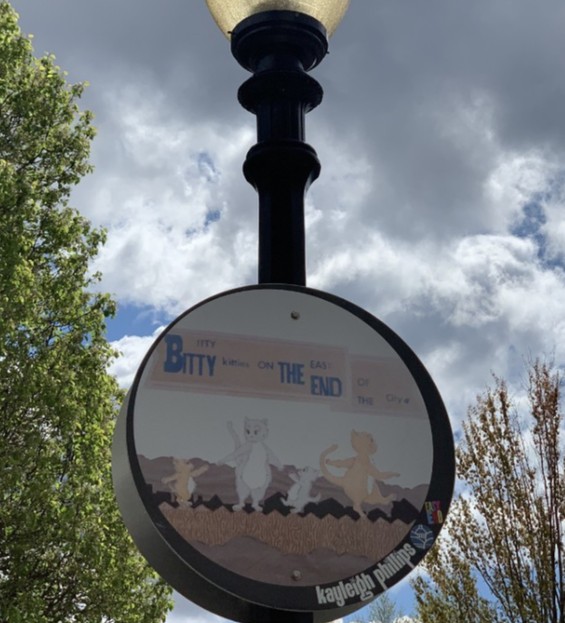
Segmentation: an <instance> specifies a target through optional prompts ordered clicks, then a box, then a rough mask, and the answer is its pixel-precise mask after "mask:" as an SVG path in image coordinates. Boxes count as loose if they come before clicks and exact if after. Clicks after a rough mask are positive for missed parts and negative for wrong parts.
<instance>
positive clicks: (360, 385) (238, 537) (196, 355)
mask: <svg viewBox="0 0 565 623" xmlns="http://www.w3.org/2000/svg"><path fill="white" fill-rule="evenodd" d="M143 390H144V394H143V395H144V406H140V407H139V408H138V411H137V421H136V426H137V428H136V447H137V448H138V460H139V464H140V467H141V472H142V474H143V477H144V479H145V482H146V484H147V486H148V487H149V488H150V489H151V491H152V495H153V499H154V501H155V504H157V505H158V507H159V509H160V511H161V512H162V514H163V515H164V517H165V518H166V519H167V521H168V522H169V523H170V524H171V526H173V528H174V529H175V530H176V531H177V532H178V534H179V535H180V536H181V537H182V538H183V539H184V540H185V541H186V542H187V543H189V544H190V545H191V546H192V547H194V548H195V549H196V550H198V551H199V552H201V553H202V554H204V555H205V556H206V557H207V558H208V559H210V560H212V561H214V562H217V563H218V564H221V565H222V566H223V567H225V568H228V569H229V570H231V571H233V572H235V573H238V574H240V575H243V576H245V577H248V578H250V579H254V580H260V581H268V582H271V583H277V584H280V583H283V584H287V585H289V586H296V585H301V584H302V585H307V584H311V585H312V584H314V585H320V584H324V583H328V582H335V581H338V580H342V579H343V578H344V577H347V576H354V575H356V574H359V573H361V572H363V571H364V570H365V569H366V568H367V567H368V566H370V564H371V563H373V564H374V563H376V562H378V561H379V560H381V559H382V558H384V557H385V556H386V555H387V554H389V553H390V552H391V551H392V550H393V549H394V547H395V545H396V544H398V543H400V542H401V541H402V539H403V538H404V537H405V536H406V535H407V534H408V533H409V532H410V529H411V528H412V526H413V525H414V523H415V522H416V520H417V518H418V516H419V514H420V512H421V509H422V507H423V506H424V503H425V501H426V494H427V489H428V485H429V474H430V472H431V461H430V455H431V436H430V433H429V431H428V430H427V429H428V424H427V420H426V413H425V409H424V407H423V403H422V400H421V398H420V396H419V392H418V389H417V387H416V386H415V383H414V382H413V381H412V379H411V378H410V376H409V375H408V374H407V373H406V371H405V370H403V369H402V367H401V366H400V365H398V362H397V361H395V360H394V359H393V358H389V359H388V360H387V358H386V357H380V358H370V357H367V355H366V354H362V353H361V354H359V353H351V352H348V351H347V350H345V349H343V348H340V347H332V346H320V345H316V344H307V343H297V342H290V341H286V342H283V341H274V340H265V339H260V338H257V337H255V336H241V335H240V336H233V335H229V334H222V333H211V332H207V333H205V334H202V333H200V332H190V331H188V330H186V329H183V328H182V327H177V328H176V329H175V331H174V333H170V334H169V335H167V336H165V337H164V339H163V340H162V344H161V346H160V347H159V348H158V349H157V350H156V352H155V357H154V364H153V365H152V366H151V368H150V369H149V370H148V372H147V375H146V376H145V378H144V385H143ZM170 390H173V391H172V393H171V391H170ZM165 391H167V392H168V398H167V399H166V403H167V409H166V410H164V409H163V408H162V406H161V407H160V409H159V411H160V413H161V415H160V417H159V424H158V428H159V431H160V432H159V433H157V432H156V430H155V425H154V421H155V418H154V413H155V411H153V410H152V409H151V405H152V404H153V403H154V404H155V408H156V404H157V402H159V403H160V404H161V405H162V404H163V400H164V392H165ZM187 395H190V398H189V399H188V400H187ZM195 396H196V398H195ZM257 398H259V399H260V401H259V403H258V404H259V406H260V413H257V411H258V408H257ZM289 399H290V401H291V402H290V404H291V405H293V406H294V409H293V410H294V411H295V413H291V412H290V409H289V402H288V400H289ZM198 404H201V405H202V408H203V410H204V413H202V414H200V413H194V412H190V411H189V410H187V406H188V405H190V409H195V408H198ZM148 407H149V408H148ZM250 413H251V414H253V416H252V415H248V414H250ZM296 413H298V414H299V415H296ZM269 414H271V415H269ZM201 416H202V417H201ZM195 421H198V422H199V423H198V424H195ZM145 427H147V430H148V431H150V433H148V434H147V436H146V437H145V433H144V432H143V431H144V430H145ZM377 440H379V441H380V443H378V441H377ZM414 443H417V451H416V452H415V451H414V447H413V444H414ZM391 447H394V448H395V451H394V452H391ZM157 448H161V450H160V452H159V454H158V455H156V449H157ZM403 449H404V458H401V457H402V450H403ZM399 451H400V454H399ZM426 474H428V478H426ZM252 557H254V558H256V562H254V564H249V561H250V558H252ZM296 569H300V577H299V578H297V577H296V574H295V573H294V571H295V570H296Z"/></svg>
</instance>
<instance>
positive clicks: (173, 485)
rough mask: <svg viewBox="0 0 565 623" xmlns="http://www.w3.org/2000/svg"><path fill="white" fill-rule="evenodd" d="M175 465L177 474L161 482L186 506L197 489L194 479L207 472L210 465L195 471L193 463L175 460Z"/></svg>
mask: <svg viewBox="0 0 565 623" xmlns="http://www.w3.org/2000/svg"><path fill="white" fill-rule="evenodd" d="M173 465H174V466H175V473H174V474H172V475H171V476H165V478H162V479H161V482H162V483H163V484H166V485H169V488H170V489H171V491H172V493H173V494H174V496H175V498H176V499H177V502H178V503H179V504H180V505H181V506H186V505H188V502H189V500H190V498H191V497H192V493H193V492H194V489H195V488H196V483H195V482H194V479H195V478H198V476H200V475H202V474H203V473H204V472H205V471H207V470H208V465H202V466H201V467H199V468H198V469H195V468H194V465H193V464H192V463H189V462H188V461H184V460H183V459H173Z"/></svg>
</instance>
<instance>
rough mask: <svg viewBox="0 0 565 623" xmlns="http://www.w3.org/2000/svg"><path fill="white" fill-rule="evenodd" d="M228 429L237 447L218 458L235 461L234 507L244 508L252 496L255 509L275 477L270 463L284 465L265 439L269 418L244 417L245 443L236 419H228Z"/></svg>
mask: <svg viewBox="0 0 565 623" xmlns="http://www.w3.org/2000/svg"><path fill="white" fill-rule="evenodd" d="M228 430H229V431H230V433H231V436H232V438H233V440H234V445H235V450H234V451H233V452H231V453H230V454H228V455H227V456H226V457H224V458H223V459H222V460H221V461H219V462H218V465H222V464H223V463H230V462H233V463H235V486H236V491H237V497H238V500H239V502H238V504H236V505H235V506H234V507H233V509H234V510H241V509H242V508H243V507H244V506H245V504H246V503H247V500H248V499H249V498H251V505H252V507H253V508H254V509H255V510H261V504H260V502H261V501H262V500H263V498H264V497H265V493H266V491H267V488H268V486H269V484H270V483H271V480H272V473H271V465H274V466H275V467H278V468H279V469H281V468H282V464H281V462H280V461H279V459H278V458H277V457H276V456H275V454H274V453H273V451H272V450H271V449H270V448H269V446H267V444H266V443H265V439H266V438H267V435H268V434H269V428H268V422H267V420H265V419H263V420H255V419H251V418H245V424H244V439H245V440H244V442H243V443H242V442H241V440H240V438H239V436H238V434H237V432H236V431H235V428H234V426H233V422H228Z"/></svg>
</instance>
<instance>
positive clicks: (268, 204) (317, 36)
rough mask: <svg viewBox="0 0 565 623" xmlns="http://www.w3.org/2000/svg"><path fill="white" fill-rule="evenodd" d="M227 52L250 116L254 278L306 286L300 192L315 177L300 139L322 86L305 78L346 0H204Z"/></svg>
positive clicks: (311, 155)
mask: <svg viewBox="0 0 565 623" xmlns="http://www.w3.org/2000/svg"><path fill="white" fill-rule="evenodd" d="M207 4H208V7H209V9H210V11H211V13H212V15H213V17H214V19H215V20H216V22H217V24H218V26H219V27H220V29H221V30H222V32H223V33H224V34H225V35H226V36H228V37H230V38H231V48H232V53H233V55H234V57H235V58H236V60H237V61H238V62H239V64H240V65H241V66H242V67H244V68H245V69H247V70H248V71H250V72H252V73H253V76H252V77H251V78H250V79H249V80H247V81H246V82H245V83H244V84H243V85H242V86H241V87H240V89H239V93H238V98H239V101H240V103H241V105H242V106H243V107H244V108H246V109H247V110H249V111H250V112H252V113H254V114H255V115H256V116H257V141H258V142H257V144H256V145H255V146H254V147H252V148H251V150H250V151H249V153H248V154H247V158H246V160H245V164H244V167H243V171H244V175H245V178H246V179H247V181H248V182H249V183H250V184H251V185H252V186H253V187H254V188H255V189H256V190H257V192H258V195H259V283H287V284H294V285H305V284H306V268H305V264H306V255H305V235H304V195H305V192H306V191H307V190H308V188H309V186H310V184H311V183H312V182H313V181H314V180H315V179H316V178H317V177H318V175H319V174H320V163H319V161H318V158H317V155H316V152H315V150H314V149H313V148H312V147H311V146H310V145H308V144H307V143H306V142H305V140H304V139H305V131H304V128H305V115H306V113H308V112H310V111H311V110H312V109H314V108H315V107H316V106H318V104H319V103H320V102H321V101H322V95H323V91H322V88H321V87H320V85H319V84H318V82H316V80H314V79H313V78H312V77H311V76H309V75H308V72H309V71H310V70H311V69H313V68H314V67H316V66H317V65H318V64H319V63H320V62H321V61H322V59H323V58H324V56H325V55H326V54H327V52H328V35H331V34H332V33H333V32H334V30H335V29H336V27H337V25H338V24H339V22H340V21H341V19H342V17H343V15H344V13H345V11H346V9H347V6H348V5H349V0H231V1H229V0H207Z"/></svg>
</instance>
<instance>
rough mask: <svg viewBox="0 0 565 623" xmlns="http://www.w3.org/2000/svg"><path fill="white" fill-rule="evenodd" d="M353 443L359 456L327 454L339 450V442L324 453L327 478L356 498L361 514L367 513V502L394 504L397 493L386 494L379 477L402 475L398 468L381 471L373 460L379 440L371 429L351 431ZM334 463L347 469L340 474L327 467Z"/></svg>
mask: <svg viewBox="0 0 565 623" xmlns="http://www.w3.org/2000/svg"><path fill="white" fill-rule="evenodd" d="M351 445H352V446H353V449H354V450H355V453H356V454H355V456H353V457H350V458H348V459H341V460H338V459H328V458H327V456H328V455H329V454H331V453H332V452H335V451H336V450H337V448H338V446H337V445H335V444H334V445H333V446H331V447H329V448H328V449H327V450H324V452H322V454H321V455H320V469H321V471H322V474H323V475H324V476H325V478H326V480H329V482H331V483H332V484H334V485H337V486H338V487H341V488H342V489H343V491H344V493H345V494H346V495H347V497H348V498H349V499H350V500H351V501H352V502H353V510H354V511H355V512H357V513H359V515H360V516H361V517H363V518H364V517H366V515H365V513H364V512H363V508H362V505H363V504H381V505H387V504H390V503H391V502H392V501H393V500H394V499H396V496H395V495H394V494H391V495H387V496H383V495H382V493H381V491H380V489H379V484H378V483H379V481H383V480H387V479H388V478H395V477H396V476H400V474H397V473H395V472H381V471H379V470H378V469H377V468H376V467H375V466H374V465H373V462H372V461H371V456H372V455H373V454H375V452H376V451H377V444H376V443H375V440H374V439H373V436H372V435H371V434H370V433H364V432H361V433H359V432H357V431H355V430H352V431H351ZM327 465H331V466H332V467H337V468H341V469H345V470H346V471H345V473H344V474H343V475H341V476H336V475H334V474H332V473H331V472H330V470H329V469H328V468H327V467H326V466H327Z"/></svg>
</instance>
